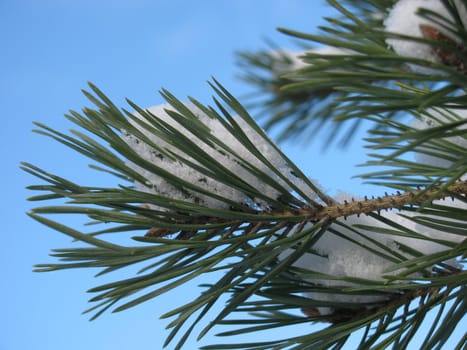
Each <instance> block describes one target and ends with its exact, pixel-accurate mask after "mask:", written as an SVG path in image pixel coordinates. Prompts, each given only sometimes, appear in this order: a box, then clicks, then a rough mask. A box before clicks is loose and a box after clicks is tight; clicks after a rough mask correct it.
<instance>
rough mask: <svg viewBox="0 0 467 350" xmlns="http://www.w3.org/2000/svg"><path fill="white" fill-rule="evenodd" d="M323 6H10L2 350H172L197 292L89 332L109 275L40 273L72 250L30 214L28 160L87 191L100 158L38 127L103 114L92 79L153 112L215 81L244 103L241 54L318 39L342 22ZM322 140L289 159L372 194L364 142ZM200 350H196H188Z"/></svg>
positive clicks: (2, 21)
mask: <svg viewBox="0 0 467 350" xmlns="http://www.w3.org/2000/svg"><path fill="white" fill-rule="evenodd" d="M322 3H323V1H307V0H275V1H273V0H267V1H266V0H256V1H247V0H239V1H211V0H209V1H197V2H194V1H192V2H188V1H181V0H171V1H168V0H166V1H157V0H156V1H150V0H135V1H129V0H127V1H123V0H113V1H108V0H103V1H95V0H93V1H90V0H81V1H60V0H43V1H33V0H1V1H0V33H1V34H0V35H1V36H2V41H1V42H2V54H1V55H0V67H2V78H1V79H0V99H1V106H2V113H3V115H2V122H3V125H2V128H1V130H0V133H1V137H0V140H1V141H0V142H1V150H2V156H3V158H4V165H3V169H4V171H3V179H4V189H3V195H4V196H3V198H4V202H3V203H4V204H3V208H2V216H3V223H4V225H3V227H4V230H3V233H4V237H5V239H4V241H3V253H2V255H1V258H0V259H1V262H2V265H3V266H4V267H6V274H4V275H3V278H4V280H3V281H2V288H1V290H0V295H1V297H2V300H3V301H4V310H6V316H4V317H3V319H4V322H5V324H4V325H3V327H2V328H3V332H2V333H3V335H2V337H1V338H0V349H8V350H16V349H22V350H28V349H49V350H55V349H57V350H58V349H68V350H72V349H85V348H87V349H101V350H106V349H123V348H135V349H159V348H160V346H161V344H162V342H163V339H164V338H165V336H166V335H167V334H168V333H167V332H166V331H165V330H164V327H165V325H166V321H164V320H162V321H161V320H159V319H158V317H159V315H160V314H162V313H164V312H166V311H169V310H170V309H171V308H174V307H176V306H178V305H180V304H181V302H182V301H183V300H185V301H187V300H190V297H195V296H196V295H197V291H196V290H195V288H194V286H187V287H185V288H182V289H181V290H179V291H177V292H176V293H173V294H170V295H166V296H162V297H161V298H159V299H156V300H154V301H151V302H149V303H147V304H144V305H142V306H139V307H136V308H134V309H131V310H129V311H126V312H123V313H119V314H113V315H110V314H106V315H104V316H103V317H102V318H101V319H98V320H97V321H94V322H89V321H88V317H87V316H83V315H81V312H82V311H83V310H85V309H86V308H88V307H89V306H90V305H89V304H88V303H87V300H88V298H89V297H90V295H88V294H86V293H85V291H86V290H87V289H88V288H91V287H93V286H96V285H98V284H100V283H104V282H105V281H107V280H106V278H102V279H101V278H99V279H96V278H94V277H93V275H94V273H97V271H88V270H82V271H81V270H80V271H78V270H73V271H65V272H58V273H47V274H37V273H32V272H31V271H32V265H34V264H36V263H45V262H52V261H53V259H52V258H50V257H48V254H49V252H50V249H52V248H60V247H67V246H69V245H70V244H71V242H70V240H69V239H68V238H67V237H64V236H61V235H60V234H58V233H56V232H53V231H52V230H50V229H48V228H46V227H44V226H41V225H40V224H38V223H36V222H34V221H33V220H31V219H30V218H28V217H27V216H26V215H25V213H26V212H27V211H28V210H29V209H30V208H31V207H33V206H34V203H30V202H27V201H26V198H27V197H29V196H31V195H32V193H30V191H26V190H25V189H24V188H25V187H26V186H28V185H32V184H36V183H37V182H38V180H36V179H34V178H32V177H31V176H29V175H27V174H25V173H22V172H21V171H20V170H19V162H20V161H28V162H30V163H33V164H35V165H38V166H40V167H42V168H44V169H46V170H48V171H51V172H53V173H56V174H58V175H60V176H63V177H65V178H70V179H71V180H74V181H78V182H83V183H86V184H101V183H102V182H103V181H105V179H103V178H100V176H101V175H100V174H99V173H95V172H93V171H92V170H90V169H89V168H87V164H88V163H89V161H88V160H86V159H83V158H82V157H81V156H79V155H77V154H74V153H73V152H72V151H71V150H69V149H66V148H65V147H62V146H61V145H58V144H56V143H54V142H53V141H51V140H49V139H47V138H44V137H42V136H38V135H36V134H33V133H32V132H31V129H32V128H33V125H32V122H33V121H40V122H42V123H44V124H47V125H49V126H51V127H53V128H55V129H58V130H62V131H64V130H67V129H69V128H70V127H72V126H71V125H70V123H69V122H68V121H66V119H65V118H63V114H64V113H66V112H67V111H68V110H69V109H75V110H80V109H81V108H82V107H84V106H85V105H89V103H88V102H87V100H86V99H85V98H84V97H83V95H82V93H81V91H80V90H81V89H82V88H86V82H87V81H91V82H93V83H94V84H96V85H97V86H98V87H99V88H101V89H102V90H103V91H104V92H105V93H106V94H107V95H108V96H109V97H110V98H111V99H112V100H113V101H114V102H115V103H116V104H117V105H119V106H122V107H126V105H125V102H124V98H125V97H128V98H130V99H132V100H133V101H135V102H136V103H137V104H138V105H140V106H142V107H146V106H150V105H156V104H160V103H162V102H163V101H162V99H161V97H160V96H159V95H158V93H157V91H158V90H160V89H161V88H162V87H164V88H167V89H168V90H170V91H171V92H172V93H174V94H175V95H176V96H178V97H179V98H180V99H183V98H184V97H185V96H186V95H191V96H193V97H196V98H198V99H199V100H201V101H203V102H209V98H210V96H211V91H210V89H209V87H208V85H207V84H206V81H207V80H209V79H210V78H211V76H214V77H216V79H218V80H220V81H221V82H222V83H223V84H224V85H225V86H226V87H227V88H228V89H229V90H230V91H231V92H233V93H234V94H235V95H237V96H240V95H242V93H244V92H245V91H246V88H247V87H246V86H245V85H244V84H243V83H241V82H240V81H239V80H238V79H237V78H236V77H235V76H236V74H238V73H239V70H238V68H237V67H235V65H234V55H233V53H234V51H236V50H243V49H255V48H263V47H264V41H263V39H264V38H272V39H274V41H275V42H276V43H279V44H281V45H283V46H284V47H291V48H293V47H294V46H293V44H292V43H293V40H291V39H290V38H287V37H285V36H283V35H282V34H279V33H277V32H275V27H277V26H281V27H286V28H292V29H297V30H303V31H310V32H311V31H313V30H314V28H315V27H316V26H317V25H320V24H323V20H322V17H323V16H325V15H329V14H330V11H329V9H325V8H323V6H322ZM320 141H321V140H319V139H318V140H313V141H310V145H309V146H308V147H307V148H305V149H304V148H303V147H300V146H297V145H293V144H291V143H288V144H284V145H283V149H284V150H285V152H286V154H287V155H289V156H290V157H291V158H292V159H293V160H294V161H295V162H296V163H297V164H298V165H299V166H301V167H302V168H303V169H304V171H305V173H307V174H308V175H309V176H311V177H313V178H316V179H318V180H319V181H320V182H321V183H322V185H323V186H324V187H325V188H328V189H329V190H330V191H335V190H337V189H345V190H346V191H348V192H353V193H356V194H363V193H364V191H365V190H364V189H363V187H361V185H360V180H358V179H350V178H351V176H352V175H355V174H357V173H358V170H357V169H355V168H354V165H355V164H358V163H361V162H362V161H363V159H364V158H363V156H364V152H363V151H362V150H361V147H360V146H361V145H360V144H359V143H356V144H354V145H353V148H352V149H351V150H346V151H343V150H330V151H328V152H326V153H324V154H322V152H321V149H320V147H321V143H320ZM336 164H338V166H336ZM5 173H6V175H5ZM5 194H6V196H5ZM5 197H6V198H5ZM110 278H111V279H112V276H110ZM304 331H308V329H307V330H305V329H304ZM212 341H213V337H207V338H206V340H205V341H203V342H201V343H200V344H207V343H209V342H212ZM169 348H170V347H169ZM194 348H196V344H195V343H194V342H191V343H189V345H188V346H187V349H194Z"/></svg>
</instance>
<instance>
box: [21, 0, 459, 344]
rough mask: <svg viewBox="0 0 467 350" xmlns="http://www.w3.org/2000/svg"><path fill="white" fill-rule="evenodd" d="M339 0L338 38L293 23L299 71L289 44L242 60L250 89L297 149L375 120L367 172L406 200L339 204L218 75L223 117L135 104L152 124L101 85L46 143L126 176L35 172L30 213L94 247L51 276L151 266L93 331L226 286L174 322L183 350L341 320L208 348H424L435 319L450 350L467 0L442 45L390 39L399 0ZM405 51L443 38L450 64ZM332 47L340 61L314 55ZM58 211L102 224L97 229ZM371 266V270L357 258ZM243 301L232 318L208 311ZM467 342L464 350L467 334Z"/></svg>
mask: <svg viewBox="0 0 467 350" xmlns="http://www.w3.org/2000/svg"><path fill="white" fill-rule="evenodd" d="M401 1H403V0H401ZM328 2H329V5H330V6H333V7H334V8H335V9H336V10H337V15H336V16H335V17H333V18H328V19H327V23H328V24H327V26H324V27H322V28H319V33H317V34H310V33H299V32H295V31H293V30H289V29H280V31H282V32H284V33H286V34H288V35H291V36H293V37H295V38H300V39H302V40H304V47H306V50H305V51H304V52H303V53H302V54H301V55H300V57H301V59H300V64H299V65H300V66H299V67H298V68H297V66H296V64H297V63H296V61H295V60H296V57H295V56H294V54H290V52H287V51H280V50H279V51H278V50H272V51H271V50H269V51H266V50H263V51H258V52H244V53H240V54H239V56H238V58H239V61H240V67H242V69H243V72H244V73H243V77H244V78H245V80H246V81H248V82H249V83H250V84H252V86H253V87H254V88H255V89H256V90H255V91H256V92H255V94H254V95H255V96H259V98H257V99H256V100H253V101H250V103H251V111H255V112H259V113H260V118H259V119H260V121H262V122H263V125H264V126H265V129H266V130H270V129H271V128H275V127H280V128H283V131H282V133H281V136H280V140H287V139H290V138H292V137H300V138H302V139H308V138H310V137H312V136H313V135H314V134H315V133H317V132H321V131H322V130H323V126H324V125H325V126H326V128H327V131H328V132H329V139H330V140H335V139H336V135H340V139H339V140H340V142H341V143H343V144H346V143H348V142H350V141H351V140H352V138H353V136H354V134H355V131H356V130H357V129H358V128H360V127H368V137H367V138H366V140H365V141H366V143H367V147H368V149H369V150H370V151H371V153H370V154H369V155H368V160H367V163H366V164H365V165H369V166H372V168H373V169H374V168H375V167H376V168H377V167H380V169H377V170H375V171H372V172H369V173H365V174H363V175H362V178H363V179H365V181H367V182H370V183H373V184H377V185H379V186H382V188H384V190H385V191H387V192H389V194H386V195H385V196H383V197H377V198H374V197H372V196H371V194H369V195H368V196H367V197H365V198H362V199H358V198H351V197H349V198H345V199H342V200H340V199H336V198H332V197H330V196H328V195H327V194H326V193H324V192H323V191H322V190H321V189H320V188H319V186H317V184H315V183H314V182H313V181H311V180H310V179H309V178H308V177H307V176H306V175H305V174H303V173H302V172H301V171H300V169H299V168H298V167H297V166H296V165H295V164H293V163H292V162H291V161H290V160H289V159H288V158H287V156H286V155H285V154H283V153H282V152H281V151H280V149H279V148H278V147H277V146H276V145H275V143H274V142H273V141H271V140H270V139H269V137H268V136H267V134H266V133H265V132H264V131H263V129H261V128H260V127H259V126H258V125H257V124H256V122H255V121H254V118H253V117H252V116H251V115H250V113H249V112H248V111H247V109H246V108H245V107H243V105H242V104H241V103H240V102H239V101H238V100H237V99H235V98H234V97H233V96H232V95H231V94H230V93H229V92H228V91H227V89H226V88H224V87H223V86H222V85H221V84H220V83H218V82H217V81H213V82H212V84H211V85H212V88H213V91H214V93H215V97H214V99H213V106H205V105H202V104H201V103H199V102H198V101H197V100H195V99H193V98H191V99H190V103H189V104H186V103H183V102H181V101H180V100H178V99H177V98H176V97H174V96H173V95H171V94H170V93H169V92H167V91H163V92H162V95H163V97H164V98H165V99H166V101H167V102H168V105H167V106H166V107H165V108H163V109H160V110H158V112H154V111H153V112H151V110H149V109H143V108H141V107H139V106H137V105H136V104H135V103H133V102H131V101H128V103H129V106H130V107H131V109H132V110H134V112H129V111H128V110H126V109H120V108H118V107H117V106H115V105H114V104H113V103H112V102H111V101H110V100H109V99H108V98H107V97H106V96H105V95H104V93H103V92H101V91H100V90H99V89H98V88H97V87H95V86H94V85H92V84H90V92H87V91H85V92H84V93H85V94H86V96H87V97H88V99H89V100H90V102H91V103H92V104H93V107H92V108H88V107H86V108H84V109H83V111H82V112H75V111H72V112H70V114H69V115H67V116H66V117H67V118H68V119H69V120H71V122H73V123H74V124H75V125H76V126H77V127H78V128H79V129H77V130H72V131H70V132H69V133H63V132H60V131H57V130H54V129H53V128H51V127H48V126H46V125H43V124H40V123H36V125H37V130H35V131H36V132H38V133H40V134H43V135H45V136H48V137H51V138H53V139H54V140H56V141H58V142H59V143H61V144H63V145H65V146H67V147H69V148H71V149H72V150H73V151H76V152H78V153H81V154H83V155H85V156H86V157H88V158H90V159H91V160H92V161H93V162H95V163H97V165H92V168H94V169H95V170H99V171H104V172H107V173H110V174H112V175H114V176H115V177H116V178H117V179H118V181H120V183H121V184H120V186H118V187H109V188H107V187H94V186H84V185H80V184H77V183H74V182H71V181H69V180H67V179H64V178H62V177H60V176H59V175H55V174H51V173H49V172H47V171H45V170H43V169H41V168H39V167H37V166H35V165H32V164H29V163H23V164H22V168H23V169H24V170H25V171H27V172H29V173H30V174H32V175H33V176H34V177H36V178H37V179H39V180H40V181H41V184H39V185H33V186H30V187H29V188H30V189H31V190H33V191H36V192H39V194H36V195H35V196H33V197H31V198H30V200H32V201H36V202H43V201H46V202H49V201H50V202H51V203H52V204H51V205H44V206H39V207H36V208H34V209H32V210H31V212H30V213H29V215H30V216H31V217H32V218H34V219H36V220H37V221H38V222H40V223H42V224H44V225H46V226H49V227H50V228H52V229H54V230H56V231H58V232H61V233H63V234H65V235H68V236H70V237H72V238H73V239H74V240H77V241H80V242H82V243H83V244H82V245H81V246H79V247H73V248H65V249H54V251H53V253H52V256H53V257H55V258H57V259H58V260H59V262H58V263H53V264H40V265H37V266H36V271H40V272H43V271H55V270H61V269H70V268H91V267H94V268H99V269H101V270H100V272H99V274H98V275H102V274H107V273H111V272H113V271H115V270H117V269H123V268H126V267H128V266H131V265H133V264H135V265H136V266H137V267H138V268H140V270H139V273H138V274H137V275H136V276H129V277H128V278H127V279H123V280H118V281H115V282H112V283H108V284H105V285H100V286H97V287H94V288H92V289H90V290H89V292H91V293H94V296H93V297H92V299H91V302H93V303H95V305H94V306H93V307H92V308H90V309H89V310H87V312H90V313H92V316H91V318H92V319H94V318H96V317H98V316H99V315H101V314H102V313H103V312H105V311H106V310H109V309H110V310H112V311H114V312H118V311H123V310H125V309H128V308H131V307H134V306H137V305H139V304H141V303H144V302H145V301H148V300H151V299H153V298H156V297H157V296H158V295H161V294H163V293H170V292H171V290H173V289H174V288H183V285H184V284H185V283H186V282H188V281H191V280H196V279H197V278H199V277H202V276H204V275H208V274H214V275H215V276H220V278H219V280H217V281H216V282H215V283H212V284H209V285H207V284H205V285H202V286H200V290H201V293H199V294H193V299H192V301H191V302H189V303H187V304H185V305H180V307H179V308H177V309H175V310H172V311H170V312H168V313H166V314H164V315H162V317H164V318H170V319H171V321H170V323H169V325H168V327H169V328H170V329H171V331H170V332H169V333H168V337H167V339H166V342H165V345H168V344H172V343H173V344H174V345H173V346H174V347H175V348H176V349H180V348H182V347H183V345H184V343H185V342H186V340H187V338H188V337H189V336H190V335H191V334H192V333H193V332H194V331H195V330H196V331H197V332H198V337H199V338H200V337H202V336H203V335H205V334H206V333H207V332H209V331H211V330H212V329H213V328H214V327H215V326H219V325H224V326H225V325H227V326H228V327H229V328H230V331H224V332H222V333H221V334H219V335H220V336H237V337H234V339H235V340H237V339H241V335H242V334H245V333H251V332H256V331H261V330H265V329H274V328H279V329H280V328H281V327H287V326H293V325H297V324H310V323H316V324H318V325H322V327H316V328H314V327H313V326H310V332H309V333H308V334H302V335H300V336H295V337H283V338H280V337H279V338H278V339H271V340H268V341H265V340H258V341H257V342H254V343H240V344H236V343H226V344H216V345H212V346H206V347H204V349H340V348H342V347H343V346H344V345H345V344H346V343H347V342H348V341H349V339H351V338H355V337H359V348H360V349H383V348H388V347H392V348H394V349H405V348H409V346H410V344H411V341H413V339H414V336H415V335H416V334H417V333H418V332H420V331H421V329H422V328H423V327H425V326H426V319H427V316H428V315H430V317H433V318H432V324H431V325H430V329H429V331H428V332H427V333H426V334H425V335H424V336H425V339H424V341H423V344H422V345H421V348H422V349H441V348H442V347H443V345H444V344H446V342H447V341H448V339H449V337H450V335H451V333H452V332H453V330H454V329H456V327H458V326H459V325H460V324H461V322H462V320H464V321H465V313H466V310H467V300H466V294H467V289H466V285H467V273H466V271H465V257H466V256H467V240H465V237H466V235H467V229H466V227H467V226H466V221H467V205H466V203H467V199H466V195H467V178H466V174H467V153H466V150H467V134H466V131H465V130H466V124H467V114H466V113H467V97H466V96H467V95H466V86H467V74H466V73H467V69H466V67H467V30H466V27H465V23H464V21H463V18H462V14H463V13H465V11H464V10H467V1H458V0H442V1H441V0H440V2H441V3H442V6H444V7H445V8H446V9H447V13H449V14H450V15H451V16H450V17H449V18H446V17H444V16H442V15H440V14H438V13H435V12H433V11H430V9H429V8H427V9H421V10H420V11H419V12H418V13H419V15H420V16H422V17H423V18H425V19H426V20H429V21H432V22H433V23H435V24H436V25H438V24H440V26H441V27H442V28H444V27H446V28H448V29H449V30H448V34H449V33H450V35H451V37H450V36H449V35H447V34H445V33H444V32H442V30H438V29H437V28H438V27H436V25H435V24H433V27H430V26H428V27H424V28H425V29H426V30H425V31H424V33H430V34H429V37H427V36H425V37H411V36H407V35H403V34H399V33H395V32H387V31H386V30H385V23H386V22H385V21H386V19H387V17H388V16H389V15H390V13H389V12H390V11H391V9H392V8H393V6H394V5H395V4H396V3H397V1H394V0H385V1H376V0H347V1H335V0H328ZM430 2H431V1H430ZM462 6H464V10H463V9H462ZM463 11H464V12H463ZM427 28H428V29H427ZM453 37H455V39H453ZM391 39H398V40H403V41H407V42H414V43H422V44H426V45H429V47H430V48H431V49H432V53H433V55H434V56H435V59H433V60H430V59H427V58H419V57H408V56H402V55H400V54H399V53H398V52H397V50H395V49H394V47H392V46H391V45H388V41H389V42H390V40H391ZM317 45H326V46H330V47H332V48H335V49H337V50H339V53H337V54H336V53H335V52H333V53H323V52H319V51H318V50H315V49H312V48H313V47H316V46H317ZM278 67H279V68H278ZM417 67H423V68H424V69H425V70H418V69H417ZM290 68H292V69H290ZM427 70H429V71H427ZM257 106H259V109H257ZM248 109H249V108H248ZM412 120H415V122H413V121H412ZM215 130H217V131H215ZM329 143H331V142H329ZM187 174H188V175H187ZM189 174H192V175H189ZM239 198H240V200H239ZM394 209H397V210H398V211H395V210H394ZM50 214H75V215H80V216H85V217H87V218H89V219H90V220H91V222H90V223H91V224H92V226H89V227H91V230H90V231H88V232H81V231H80V230H78V229H74V228H72V227H69V226H66V225H65V224H63V223H61V222H59V221H55V220H53V219H51V218H50V217H49V216H50ZM115 235H116V236H118V240H115V239H114V237H115ZM121 237H127V240H125V239H122V238H121ZM125 241H126V243H122V242H125ZM357 258H359V259H360V260H361V261H358V262H356V264H360V265H352V264H351V263H349V261H353V260H352V259H357ZM369 262H370V263H369ZM339 264H342V265H343V266H344V267H345V266H347V267H348V270H346V272H342V271H341V270H338V269H336V266H341V265H339ZM362 266H366V267H365V268H362ZM340 268H341V267H340ZM219 272H220V273H221V274H219ZM226 295H227V296H228V299H227V301H226V303H225V305H223V307H222V309H221V311H220V312H219V313H218V314H217V315H215V316H214V318H213V319H206V317H205V316H206V315H208V314H210V312H211V310H212V309H213V307H214V305H216V304H217V303H219V300H221V301H222V302H223V300H224V299H222V297H223V296H226ZM422 325H423V327H422ZM224 329H225V327H224ZM239 335H240V336H239ZM454 341H455V342H456V343H457V347H456V349H462V348H463V347H464V346H465V342H466V338H465V336H464V337H463V338H460V339H455V340H454Z"/></svg>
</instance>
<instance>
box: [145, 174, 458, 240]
mask: <svg viewBox="0 0 467 350" xmlns="http://www.w3.org/2000/svg"><path fill="white" fill-rule="evenodd" d="M454 195H461V196H466V195H467V181H459V182H456V183H454V184H451V185H449V186H446V188H442V187H431V188H427V189H420V190H415V191H407V192H403V193H401V192H399V191H398V192H397V193H396V194H394V195H388V194H386V195H385V196H383V197H377V198H371V199H368V198H367V197H366V196H365V198H364V199H363V200H359V201H357V200H355V199H352V200H351V201H344V202H343V203H336V204H333V205H328V206H319V207H316V206H315V207H311V208H304V209H297V210H291V211H286V212H284V211H281V212H275V211H270V212H267V211H264V212H258V219H259V222H261V221H262V220H261V218H262V217H263V216H264V217H271V216H281V217H284V218H285V219H284V220H286V218H287V217H290V218H296V217H297V216H301V217H304V218H305V220H304V222H318V221H321V220H324V219H326V220H327V221H333V220H336V219H338V218H344V219H345V218H347V217H349V216H351V215H366V214H369V213H372V212H377V213H379V212H381V211H382V210H389V209H402V208H403V207H404V206H407V205H423V204H425V203H427V202H430V201H433V200H435V199H444V198H445V197H447V196H454ZM223 221H227V220H224V219H220V218H216V217H193V218H192V220H191V221H190V222H189V224H193V223H200V224H202V223H206V224H209V223H220V222H223ZM295 221H296V220H295ZM228 222H230V223H231V222H232V220H228ZM180 224H181V225H183V224H186V222H181V223H180ZM269 224H270V221H269V220H266V219H265V220H264V226H268V225H269ZM179 231H180V230H169V229H166V228H158V227H153V228H151V229H150V230H148V231H147V233H146V236H148V237H165V236H167V235H170V234H173V233H176V232H179ZM189 236H190V237H191V236H193V234H190V235H189ZM183 237H186V236H185V235H183Z"/></svg>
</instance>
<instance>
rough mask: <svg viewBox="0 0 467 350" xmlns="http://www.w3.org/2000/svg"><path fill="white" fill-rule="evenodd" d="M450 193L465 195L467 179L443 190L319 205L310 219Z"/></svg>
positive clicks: (395, 206)
mask: <svg viewBox="0 0 467 350" xmlns="http://www.w3.org/2000/svg"><path fill="white" fill-rule="evenodd" d="M450 195H462V196H466V195H467V181H459V182H456V183H454V184H452V185H449V186H447V188H446V189H445V190H442V189H441V188H439V187H433V188H428V189H423V190H416V191H408V192H404V193H401V192H399V191H398V192H397V193H396V194H394V195H388V194H386V195H385V196H384V197H377V198H372V199H368V198H367V197H366V196H365V199H364V200H363V201H356V200H354V199H352V200H351V201H350V202H348V201H344V203H338V204H336V205H331V206H326V207H321V208H319V209H318V210H316V209H314V212H311V213H310V217H309V220H310V221H319V220H321V219H323V218H330V219H332V220H335V219H338V218H340V217H343V218H347V217H348V216H351V215H362V214H369V213H371V212H378V213H379V212H380V211H382V210H388V209H401V208H403V207H404V206H407V205H423V204H425V203H426V202H429V201H432V200H435V199H444V198H446V197H447V196H450Z"/></svg>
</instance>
